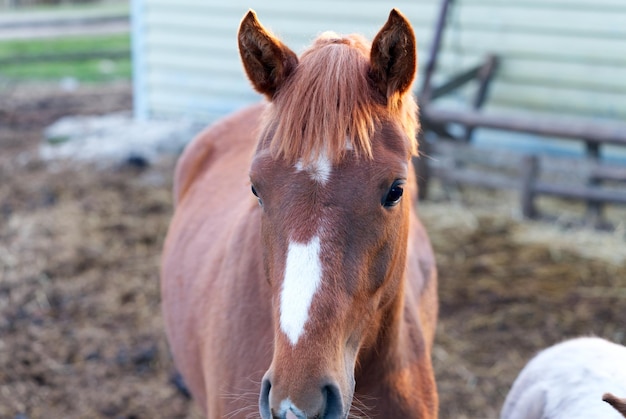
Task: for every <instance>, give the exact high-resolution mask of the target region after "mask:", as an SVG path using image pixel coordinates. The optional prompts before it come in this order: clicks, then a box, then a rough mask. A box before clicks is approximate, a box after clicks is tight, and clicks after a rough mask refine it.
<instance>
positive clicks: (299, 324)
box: [280, 236, 322, 346]
mask: <svg viewBox="0 0 626 419" xmlns="http://www.w3.org/2000/svg"><path fill="white" fill-rule="evenodd" d="M321 282H322V263H321V260H320V238H319V236H315V237H313V238H312V239H311V240H310V241H309V242H308V243H304V244H303V243H296V242H290V243H289V248H288V250H287V263H286V266H285V278H284V280H283V288H282V291H281V294H280V328H281V330H282V331H283V332H284V333H285V335H287V337H288V338H289V341H290V342H291V344H292V345H294V346H295V345H296V343H298V339H300V336H301V335H302V333H303V332H304V325H305V324H306V322H307V320H308V318H309V307H310V306H311V302H312V301H313V296H314V295H315V292H316V291H317V289H318V288H319V286H320V283H321Z"/></svg>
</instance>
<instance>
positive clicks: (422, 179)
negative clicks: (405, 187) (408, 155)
mask: <svg viewBox="0 0 626 419" xmlns="http://www.w3.org/2000/svg"><path fill="white" fill-rule="evenodd" d="M430 149H431V147H430V144H429V143H428V141H426V140H424V139H423V138H422V141H420V146H419V157H416V158H414V159H413V164H414V165H415V175H416V177H417V187H418V189H417V197H418V199H419V200H420V201H423V200H425V199H426V198H427V197H428V183H429V182H430V168H429V167H428V159H429V158H430Z"/></svg>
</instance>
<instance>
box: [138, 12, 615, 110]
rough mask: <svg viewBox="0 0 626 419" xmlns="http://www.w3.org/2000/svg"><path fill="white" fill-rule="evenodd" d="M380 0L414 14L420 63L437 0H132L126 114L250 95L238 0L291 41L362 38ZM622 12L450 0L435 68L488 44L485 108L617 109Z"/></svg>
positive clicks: (450, 67)
mask: <svg viewBox="0 0 626 419" xmlns="http://www.w3.org/2000/svg"><path fill="white" fill-rule="evenodd" d="M392 6H393V7H398V8H399V9H400V10H401V11H402V12H403V13H405V14H406V15H407V17H408V18H409V19H410V20H411V22H412V23H413V25H414V26H415V30H416V35H417V37H418V44H419V55H420V58H421V62H422V64H424V63H425V59H426V57H427V51H428V48H429V44H430V40H431V35H432V31H433V26H434V21H435V18H436V15H437V11H438V7H439V1H438V0H413V1H404V0H400V1H397V2H394V3H393V4H391V3H387V2H382V1H356V0H334V1H333V0H320V1H316V2H296V1H286V0H273V1H267V0H266V1H260V0H247V1H243V0H230V1H221V2H218V1H207V0H134V4H133V15H134V16H133V23H134V29H133V36H134V45H133V49H134V55H135V70H136V72H135V88H136V90H135V94H136V99H137V101H136V112H137V115H138V116H140V117H148V116H181V115H185V116H189V117H196V118H201V119H203V120H212V119H214V118H216V117H218V116H220V115H223V114H225V113H228V112H230V111H232V110H234V109H237V108H239V107H241V106H243V105H245V104H247V103H250V102H254V101H257V100H259V99H260V96H259V95H257V94H256V93H254V92H253V91H252V89H251V87H250V86H249V83H248V81H247V79H246V78H245V75H244V74H243V71H242V69H241V64H240V61H239V57H238V53H237V44H236V32H237V27H238V25H239V22H240V19H241V18H242V16H243V15H244V14H245V12H246V11H247V10H248V9H249V8H253V9H255V10H256V11H257V13H258V15H259V18H260V20H261V21H262V22H263V24H264V25H265V26H267V27H269V28H271V29H272V30H273V31H274V32H275V33H276V34H277V35H278V36H280V37H281V38H282V39H283V40H285V41H286V43H287V44H288V45H289V46H291V47H292V49H294V50H295V51H297V52H300V51H302V49H303V48H304V47H305V46H306V45H307V44H308V43H309V42H310V41H311V39H313V38H314V37H315V36H316V35H317V34H318V33H320V32H321V31H324V30H329V29H332V30H335V31H337V32H340V33H350V32H359V33H362V34H363V35H365V36H367V37H369V38H371V37H372V36H373V35H374V34H375V33H376V31H377V30H378V29H379V28H380V26H381V25H382V24H383V23H384V21H385V19H386V16H387V14H388V12H389V9H390V8H391V7H392ZM625 22H626V1H623V0H457V2H456V3H455V5H454V7H453V9H452V12H451V15H450V20H449V25H448V29H447V31H446V34H445V37H444V43H443V46H444V49H443V53H442V56H441V61H440V66H439V69H438V73H437V74H438V75H437V77H436V80H442V79H443V78H444V77H445V76H446V75H448V74H450V73H452V72H455V71H458V70H459V69H462V68H464V67H465V66H469V65H471V64H474V63H476V62H478V61H479V60H480V58H481V57H482V56H483V55H484V54H485V53H489V52H495V53H498V54H500V55H501V56H502V58H503V59H502V64H501V68H500V69H499V71H498V74H497V77H496V79H495V82H494V84H493V88H492V90H491V95H490V99H489V107H490V108H497V109H499V110H511V109H513V110H516V111H517V110H527V111H539V112H544V113H545V112H551V113H565V114H569V115H586V116H591V117H598V118H608V119H621V120H624V119H626V23H625ZM423 68H424V66H423V65H422V69H423ZM470 90H471V88H469V89H465V91H463V92H461V93H459V94H458V95H457V97H456V98H452V99H450V100H447V102H448V104H450V105H452V106H459V105H458V103H459V102H460V101H461V100H462V99H463V98H464V95H467V94H468V93H469V91H470Z"/></svg>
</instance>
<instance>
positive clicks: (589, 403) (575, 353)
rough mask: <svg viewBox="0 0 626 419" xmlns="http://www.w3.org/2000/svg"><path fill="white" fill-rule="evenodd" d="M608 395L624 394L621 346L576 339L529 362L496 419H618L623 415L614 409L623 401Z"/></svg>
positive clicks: (625, 356) (625, 361)
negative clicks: (498, 418) (498, 417)
mask: <svg viewBox="0 0 626 419" xmlns="http://www.w3.org/2000/svg"><path fill="white" fill-rule="evenodd" d="M605 393H612V394H606V395H605ZM613 394H615V395H619V396H625V395H626V347H624V346H622V345H618V344H615V343H612V342H609V341H608V340H605V339H601V338H595V337H583V338H576V339H572V340H568V341H565V342H562V343H559V344H557V345H554V346H551V347H549V348H547V349H545V350H543V351H541V352H539V354H538V355H536V356H535V357H534V358H533V359H531V360H530V362H529V363H528V364H527V365H526V366H525V367H524V369H523V370H522V372H521V373H520V374H519V376H518V377H517V379H516V380H515V382H514V383H513V387H512V388H511V391H510V392H509V394H508V395H507V397H506V400H505V402H504V406H503V408H502V412H501V414H500V419H556V418H563V419H595V418H598V419H622V418H624V417H626V416H623V414H624V413H623V412H624V411H622V413H619V412H618V409H619V403H620V402H621V403H623V402H624V400H623V399H618V398H617V397H614V396H612V395H613ZM603 396H605V397H604V398H605V399H607V400H606V401H607V403H605V402H604V401H603ZM613 399H614V400H617V404H618V405H617V406H616V404H615V403H612V402H611V401H612V400H613ZM609 403H610V404H609ZM612 406H615V408H613V407H612ZM622 407H623V406H622Z"/></svg>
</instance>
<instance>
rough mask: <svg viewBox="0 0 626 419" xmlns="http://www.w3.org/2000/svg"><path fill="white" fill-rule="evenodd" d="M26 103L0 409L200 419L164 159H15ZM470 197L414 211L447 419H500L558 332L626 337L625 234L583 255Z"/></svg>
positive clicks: (6, 214) (12, 204)
mask: <svg viewBox="0 0 626 419" xmlns="http://www.w3.org/2000/svg"><path fill="white" fill-rule="evenodd" d="M127 93H128V92H126V93H125V94H127ZM100 94H101V95H102V97H103V98H104V99H106V92H101V93H100ZM88 99H89V100H90V102H89V103H92V102H91V100H93V97H88ZM104 99H103V100H101V101H100V103H105V102H107V101H106V100H104ZM68 100H69V99H68ZM71 100H73V101H76V103H77V104H78V103H80V100H81V99H80V97H78V96H76V97H72V99H71ZM59 101H60V99H59V98H55V99H54V100H52V101H51V102H50V103H58V102H59ZM109 102H110V103H113V104H115V106H111V108H113V109H110V110H117V108H119V103H120V102H119V101H116V100H113V99H111V100H110V101H109ZM28 103H33V102H32V99H29V102H28ZM35 103H37V102H35ZM41 103H45V102H41ZM72 103H74V102H72ZM127 104H129V103H128V102H127ZM11 106H13V108H12V107H11ZM77 106H78V105H77ZM77 106H76V107H77ZM16 108H19V110H20V115H13V114H12V113H11V112H12V110H14V109H16ZM31 108H32V109H31ZM31 108H29V107H28V106H27V105H26V104H24V103H22V104H20V103H19V101H13V102H12V105H8V104H6V103H4V104H3V103H0V126H3V127H7V126H9V127H10V128H11V129H12V130H13V131H12V133H13V134H12V135H14V136H13V137H9V136H6V135H0V146H6V147H8V148H5V150H7V149H9V150H11V153H12V154H11V155H7V154H6V153H5V154H3V155H2V156H0V417H2V418H4V417H7V418H15V417H21V418H29V419H36V418H61V417H63V418H92V417H104V418H107V417H109V418H126V419H130V418H194V417H197V411H196V410H195V408H194V407H193V406H192V404H191V403H190V402H189V401H187V400H186V399H185V398H184V397H183V396H182V395H181V394H180V393H179V392H178V391H177V390H176V388H175V387H174V386H173V385H172V384H171V383H170V377H171V373H172V365H171V361H170V358H169V355H168V351H167V347H166V344H165V341H164V337H163V331H162V330H163V329H162V320H161V314H160V306H159V304H160V303H159V300H160V297H159V284H158V260H159V254H160V251H161V246H162V240H163V238H164V235H165V231H166V228H167V224H168V222H169V218H170V216H171V211H172V206H171V205H172V203H171V193H170V186H171V176H172V172H173V161H164V162H163V163H162V164H161V165H158V166H155V167H152V168H149V169H146V170H143V171H139V170H136V169H131V168H125V169H119V170H110V171H104V172H98V171H95V170H94V169H93V168H92V167H90V166H72V167H57V168H56V169H55V170H50V167H47V166H45V165H44V164H42V163H39V162H37V161H34V162H31V163H28V164H23V163H21V159H18V158H15V156H17V155H19V153H22V152H23V151H29V150H31V151H32V148H33V147H34V145H35V143H34V142H32V141H30V140H29V141H26V142H24V143H20V142H19V135H22V134H20V132H22V131H20V130H22V129H28V130H30V131H28V132H25V133H24V134H23V135H24V137H23V138H33V139H34V138H36V137H37V133H40V130H41V127H42V126H43V125H44V124H41V126H39V127H38V126H37V125H36V124H34V123H30V124H21V125H19V124H14V125H11V124H10V123H8V122H7V121H17V120H19V121H25V120H28V121H36V120H38V119H44V120H45V119H46V118H45V117H42V112H43V111H45V109H46V107H45V106H43V105H41V106H39V107H37V106H33V107H31ZM29 109H31V110H30V111H29ZM42 109H43V110H42ZM54 109H56V107H55V108H54ZM97 111H99V112H100V111H101V112H104V111H107V109H106V107H101V108H98V109H97ZM28 112H31V113H30V114H29V113H28ZM58 113H59V111H58V110H55V111H54V112H52V116H49V117H48V119H53V117H57V116H58V115H57V114H58ZM29 115H30V116H29ZM3 118H4V119H3ZM49 122H51V121H47V123H49ZM3 123H5V125H3ZM3 129H5V128H3ZM33 130H34V131H33ZM37 130H39V131H37ZM3 132H4V133H5V134H6V131H3ZM11 138H12V139H11ZM7 156H8V157H7ZM471 196H472V200H473V201H475V202H472V205H473V206H472V207H470V209H467V208H466V207H464V206H461V205H458V204H456V203H454V202H450V201H443V202H428V203H424V204H422V205H421V206H420V213H421V216H422V219H423V220H424V223H425V224H426V226H427V228H428V230H429V233H430V236H431V239H432V241H433V245H434V248H435V251H436V253H437V260H438V265H439V272H440V301H441V311H440V321H439V328H438V333H437V340H436V347H435V349H434V354H433V357H434V362H435V369H436V373H437V378H438V385H439V391H440V400H441V417H442V418H492V417H496V416H497V412H498V410H499V408H500V405H501V404H502V402H503V400H504V397H505V394H506V392H507V391H508V388H509V386H510V384H511V382H512V381H513V379H514V378H515V376H516V375H517V373H518V372H519V370H520V369H521V367H522V366H523V364H524V363H525V362H526V361H527V360H528V358H529V357H531V356H532V355H533V354H534V353H535V352H536V351H537V350H539V349H541V348H543V347H546V346H548V345H551V344H553V343H555V342H558V341H560V340H562V339H564V338H566V337H570V336H577V335H581V334H596V335H600V336H604V337H607V338H610V339H612V340H615V341H617V342H620V343H626V336H625V335H624V328H623V325H624V323H623V319H624V307H625V306H626V265H625V263H624V259H619V258H618V257H617V256H615V255H616V254H618V252H619V251H623V249H624V247H625V246H623V244H624V243H623V237H618V236H616V235H613V236H607V235H600V234H598V233H590V232H587V233H584V234H585V236H586V237H587V239H585V240H587V243H592V245H591V246H592V247H594V248H595V249H594V252H587V253H583V252H581V251H580V249H578V250H576V249H577V247H578V248H580V247H581V246H575V245H574V244H576V243H575V241H576V240H577V239H575V238H571V237H574V236H567V237H569V238H568V239H567V240H565V241H562V240H561V241H559V240H557V239H556V237H562V234H560V235H559V234H556V233H555V235H554V238H550V242H549V243H546V242H545V241H544V240H545V239H544V238H542V237H540V238H537V237H539V236H538V235H537V234H535V233H532V231H531V230H530V229H531V228H534V227H533V224H529V223H520V222H518V221H515V219H514V218H512V217H510V216H509V212H507V211H508V210H502V209H501V208H498V207H497V205H493V202H494V201H493V197H492V196H489V195H488V194H484V193H476V192H472V195H471ZM501 200H502V199H501V198H498V197H496V201H497V202H501ZM481 202H482V204H481ZM477 205H478V207H480V208H482V209H480V210H478V209H476V208H477ZM481 205H482V206H481ZM484 208H487V210H484ZM494 208H496V209H497V210H496V209H494ZM529 226H530V227H529ZM538 228H539V230H541V231H544V230H546V226H545V224H539V227H538ZM554 231H558V229H555V230H554ZM529 232H530V233H529ZM577 234H578V233H577ZM607 234H608V233H607ZM603 244H604V245H605V247H603ZM619 244H621V246H619V249H617V248H616V247H615V246H616V245H619ZM601 248H602V249H603V250H602V251H599V250H601ZM588 250H589V249H588ZM585 255H586V256H585ZM603 255H604V256H603ZM607 255H608V256H609V257H608V258H607V257H605V256H607ZM19 415H22V416H19Z"/></svg>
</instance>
